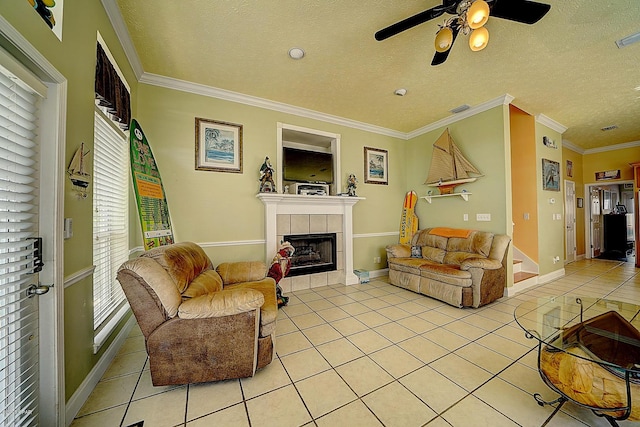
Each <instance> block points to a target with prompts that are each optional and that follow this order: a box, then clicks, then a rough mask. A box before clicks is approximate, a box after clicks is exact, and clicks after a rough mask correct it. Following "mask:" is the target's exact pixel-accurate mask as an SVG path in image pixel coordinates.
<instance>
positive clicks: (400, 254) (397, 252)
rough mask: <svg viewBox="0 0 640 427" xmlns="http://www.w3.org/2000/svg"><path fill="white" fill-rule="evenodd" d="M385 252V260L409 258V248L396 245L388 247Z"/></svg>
mask: <svg viewBox="0 0 640 427" xmlns="http://www.w3.org/2000/svg"><path fill="white" fill-rule="evenodd" d="M385 249H386V250H387V259H389V258H409V257H410V256H411V246H409V245H403V244H396V245H388V246H387V247H386V248H385Z"/></svg>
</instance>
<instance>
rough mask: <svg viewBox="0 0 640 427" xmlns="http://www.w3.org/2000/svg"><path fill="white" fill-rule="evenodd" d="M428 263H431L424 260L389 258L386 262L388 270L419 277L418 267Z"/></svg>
mask: <svg viewBox="0 0 640 427" xmlns="http://www.w3.org/2000/svg"><path fill="white" fill-rule="evenodd" d="M430 262H432V261H429V260H427V259H424V258H391V259H389V260H388V263H389V268H390V269H392V270H398V271H404V272H405V273H412V274H417V275H420V266H422V265H424V264H428V263H430Z"/></svg>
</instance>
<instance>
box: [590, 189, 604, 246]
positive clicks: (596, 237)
mask: <svg viewBox="0 0 640 427" xmlns="http://www.w3.org/2000/svg"><path fill="white" fill-rule="evenodd" d="M590 192H591V194H590V198H591V258H596V257H598V256H600V250H601V243H600V242H602V231H601V229H600V218H601V217H602V209H601V206H600V199H601V198H600V190H599V189H598V188H591V189H590Z"/></svg>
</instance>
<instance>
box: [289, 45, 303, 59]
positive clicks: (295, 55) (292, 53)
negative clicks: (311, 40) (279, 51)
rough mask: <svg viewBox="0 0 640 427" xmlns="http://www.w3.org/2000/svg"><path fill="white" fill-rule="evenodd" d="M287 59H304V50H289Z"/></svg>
mask: <svg viewBox="0 0 640 427" xmlns="http://www.w3.org/2000/svg"><path fill="white" fill-rule="evenodd" d="M289 57H291V59H302V58H304V50H302V49H300V48H299V47H292V48H291V49H289Z"/></svg>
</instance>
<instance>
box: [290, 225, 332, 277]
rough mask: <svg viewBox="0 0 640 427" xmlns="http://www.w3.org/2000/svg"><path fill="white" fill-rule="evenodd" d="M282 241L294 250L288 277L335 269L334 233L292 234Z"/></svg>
mask: <svg viewBox="0 0 640 427" xmlns="http://www.w3.org/2000/svg"><path fill="white" fill-rule="evenodd" d="M284 240H285V241H287V242H289V243H291V244H292V245H293V247H294V248H295V252H294V253H293V256H292V257H291V271H290V273H289V276H301V275H303V274H311V273H322V272H324V271H335V270H336V269H337V261H336V233H314V234H294V235H289V236H284Z"/></svg>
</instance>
